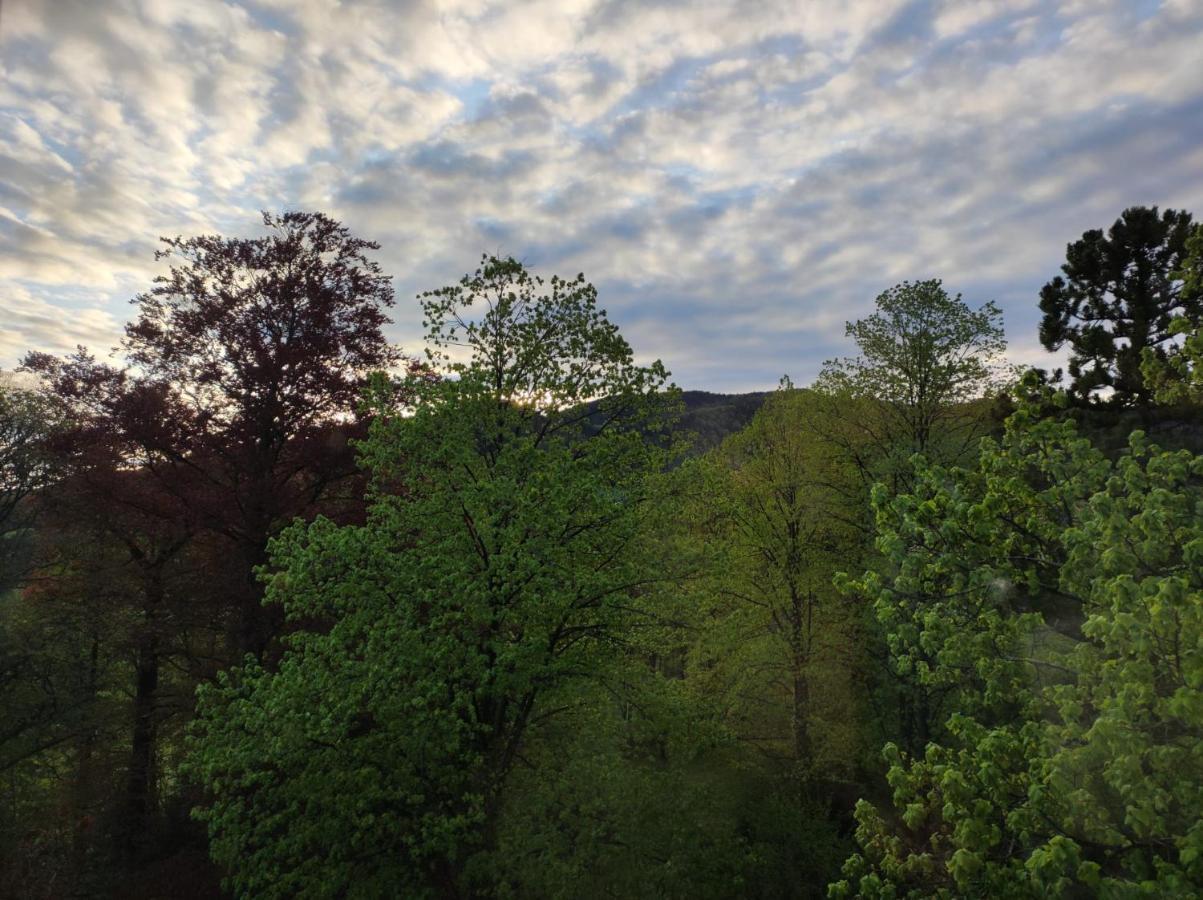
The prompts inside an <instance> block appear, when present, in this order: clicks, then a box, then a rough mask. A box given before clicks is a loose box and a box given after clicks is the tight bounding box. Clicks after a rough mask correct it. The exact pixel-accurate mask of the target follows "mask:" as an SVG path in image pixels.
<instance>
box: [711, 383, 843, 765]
mask: <svg viewBox="0 0 1203 900" xmlns="http://www.w3.org/2000/svg"><path fill="white" fill-rule="evenodd" d="M821 403H822V400H821V398H819V397H817V396H816V395H815V394H814V392H812V391H805V390H796V389H795V388H794V387H793V385H792V384H790V382H789V380H788V379H785V380H783V382H782V385H781V388H780V389H779V390H778V391H777V392H776V393H774V394H773V395H772V396H770V397H769V398H768V399H767V400H766V401H765V404H764V406H763V407H762V408H761V409H760V411H759V412H758V413H757V414H756V416H755V417H754V418H753V420H752V422H751V424H750V425H749V426H748V427H747V428H745V429H744V430H743V431H741V432H739V433H737V434H735V435H733V436H731V437H730V438H728V439H727V440H726V441H725V442H724V443H723V444H722V446H721V447H719V448H718V449H717V450H715V451H714V452H713V453H711V454H710V455H709V456H708V457H707V458H706V459H705V460H703V461H701V462H700V463H699V464H698V466H697V469H698V473H697V474H698V480H699V483H698V485H697V489H698V496H697V497H696V498H695V502H694V510H693V512H692V516H691V518H692V519H693V520H694V523H695V526H694V538H695V540H697V541H698V543H699V545H700V546H702V547H704V548H705V553H706V559H705V564H704V567H703V571H702V573H701V575H702V576H703V577H701V578H700V579H699V580H698V581H697V583H696V584H697V587H698V588H699V591H698V596H699V597H700V600H701V603H702V605H703V606H704V608H705V614H704V618H705V621H704V625H703V626H702V628H701V631H702V634H701V635H700V639H699V641H698V643H697V645H696V646H695V648H694V657H695V660H694V663H693V665H694V667H695V668H696V669H697V670H698V671H699V673H700V677H704V678H706V679H708V680H710V681H711V682H712V689H713V690H716V691H722V692H724V693H729V692H735V693H739V694H745V695H748V696H755V697H757V698H758V699H759V701H760V702H758V703H744V704H736V705H733V706H732V708H731V711H730V713H729V715H730V718H731V720H732V724H733V725H734V726H735V727H737V728H738V729H739V730H740V731H742V732H744V733H747V734H754V735H755V736H756V740H757V741H758V745H759V746H761V747H762V748H763V749H765V750H766V751H768V750H770V749H773V750H775V751H776V752H778V753H780V754H781V755H782V756H783V757H784V758H787V759H790V760H792V762H793V763H794V764H795V769H796V774H797V773H801V772H811V773H812V774H813V772H814V770H815V765H816V763H817V761H818V760H817V758H816V757H817V755H822V756H824V757H825V761H826V764H827V766H828V767H836V768H844V767H846V766H847V765H848V764H849V763H850V762H852V759H851V756H852V755H851V754H850V753H849V746H848V744H849V741H848V734H847V732H848V730H849V729H848V725H849V722H848V718H849V717H848V715H847V712H848V710H847V696H846V694H845V695H844V696H843V699H842V701H840V702H837V703H836V704H834V708H832V704H831V703H830V702H829V701H830V700H831V698H829V697H826V696H824V694H825V692H826V690H827V689H833V693H836V694H837V696H838V695H839V694H841V693H842V692H841V691H840V690H839V687H837V685H835V684H832V683H831V682H830V680H829V679H827V680H825V679H823V678H822V676H821V675H820V670H822V669H823V668H824V663H826V664H827V665H826V667H825V668H826V669H827V670H830V669H831V664H830V663H831V657H832V654H833V653H836V652H839V650H842V649H843V648H845V647H846V645H847V642H848V627H847V626H848V621H847V619H848V617H847V615H846V613H845V611H844V610H843V609H842V608H841V604H840V602H839V595H838V593H837V592H836V591H834V590H833V588H832V584H831V579H832V575H833V574H834V572H835V570H836V568H837V567H838V566H839V565H841V564H843V563H845V562H846V560H847V559H848V558H849V556H853V557H855V556H857V555H859V554H860V552H862V550H863V546H862V545H863V537H862V532H861V531H860V529H859V528H858V527H857V526H858V524H860V523H858V522H857V519H858V517H860V509H859V506H860V504H859V503H857V502H856V501H855V500H852V501H850V500H849V497H850V496H855V494H856V489H855V487H856V484H857V476H856V473H855V472H854V471H853V468H852V465H851V463H849V462H848V461H847V460H846V459H844V458H843V457H842V456H841V455H839V454H838V453H836V451H835V449H834V448H833V447H832V446H831V444H830V443H828V442H827V441H825V440H824V439H823V437H822V436H821V435H820V434H819V433H818V432H817V431H816V429H815V428H814V427H812V423H813V420H814V418H815V417H816V416H818V415H820V413H821V410H820V406H821ZM837 648H839V649H838V650H837ZM845 678H846V673H845ZM724 682H725V683H724ZM842 687H843V689H844V691H846V689H847V686H846V685H843V686H842ZM824 708H827V712H828V715H827V716H822V717H820V716H817V715H816V712H817V711H818V710H822V709H824ZM824 719H826V721H824ZM736 721H738V725H736ZM841 726H842V730H843V732H844V733H843V734H840V733H839V731H840V730H841ZM816 731H817V734H816ZM816 737H819V739H818V740H816Z"/></svg>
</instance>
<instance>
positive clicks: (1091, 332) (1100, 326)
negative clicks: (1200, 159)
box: [1040, 206, 1203, 406]
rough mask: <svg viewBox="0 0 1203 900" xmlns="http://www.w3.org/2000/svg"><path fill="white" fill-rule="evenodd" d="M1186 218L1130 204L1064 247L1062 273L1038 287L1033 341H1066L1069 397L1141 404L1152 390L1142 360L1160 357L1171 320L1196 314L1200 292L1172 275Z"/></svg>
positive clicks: (1181, 255) (1201, 311) (1202, 301)
mask: <svg viewBox="0 0 1203 900" xmlns="http://www.w3.org/2000/svg"><path fill="white" fill-rule="evenodd" d="M1190 232H1191V215H1190V213H1188V212H1185V211H1178V210H1172V209H1167V210H1166V211H1165V212H1164V213H1159V212H1158V210H1157V207H1155V206H1154V207H1151V208H1150V207H1144V206H1133V207H1130V208H1128V209H1126V210H1124V212H1123V214H1122V215H1121V216H1120V217H1119V218H1118V219H1116V220H1115V222H1114V223H1113V224H1112V225H1111V228H1110V229H1109V230H1108V231H1107V233H1106V234H1104V233H1103V231H1102V229H1095V230H1092V231H1087V232H1085V233H1084V234H1083V235H1082V237H1081V239H1080V240H1077V241H1075V242H1074V243H1072V244H1069V245H1067V247H1066V252H1065V257H1066V261H1065V264H1064V265H1062V266H1061V271H1062V272H1063V273H1064V277H1062V276H1061V275H1058V276H1057V277H1056V278H1054V279H1053V280H1052V281H1050V282H1049V283H1048V284H1046V285H1045V286H1044V287H1043V288H1042V289H1041V291H1040V310H1041V312H1043V313H1044V318H1043V319H1042V320H1041V323H1040V342H1041V344H1043V345H1044V348H1045V349H1046V350H1049V351H1055V350H1059V349H1060V348H1061V347H1063V346H1065V345H1067V344H1068V345H1069V348H1070V351H1071V355H1070V359H1069V376H1070V383H1069V389H1070V395H1071V397H1073V398H1075V399H1077V400H1079V401H1082V402H1087V401H1092V400H1098V399H1099V398H1100V396H1101V394H1102V393H1103V392H1104V391H1106V390H1107V389H1110V390H1111V391H1112V393H1111V395H1110V399H1109V401H1108V402H1110V403H1112V404H1115V405H1119V406H1144V405H1148V404H1149V403H1151V402H1152V400H1153V396H1152V391H1151V389H1150V388H1149V387H1148V386H1147V385H1146V384H1145V379H1144V377H1143V375H1142V374H1141V361H1142V358H1143V357H1144V356H1145V355H1146V354H1151V355H1152V357H1153V358H1154V359H1155V360H1157V361H1163V360H1164V359H1165V355H1166V352H1167V347H1168V345H1169V344H1170V342H1171V341H1172V339H1173V337H1174V330H1173V321H1174V319H1175V318H1177V317H1181V316H1185V317H1186V318H1187V319H1189V320H1190V321H1193V322H1197V321H1199V319H1200V317H1201V316H1203V297H1200V296H1198V295H1197V294H1193V295H1192V294H1190V293H1186V294H1184V293H1183V292H1182V282H1181V279H1180V277H1179V275H1178V273H1179V271H1180V269H1181V268H1182V265H1183V261H1184V259H1185V256H1186V241H1187V238H1188V237H1189V235H1190Z"/></svg>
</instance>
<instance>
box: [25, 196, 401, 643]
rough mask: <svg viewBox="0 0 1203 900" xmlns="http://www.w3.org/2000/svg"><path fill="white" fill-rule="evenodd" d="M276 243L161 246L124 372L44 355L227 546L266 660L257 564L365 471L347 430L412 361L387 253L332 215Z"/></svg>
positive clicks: (273, 225) (243, 625) (300, 223)
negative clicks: (389, 330) (393, 321)
mask: <svg viewBox="0 0 1203 900" xmlns="http://www.w3.org/2000/svg"><path fill="white" fill-rule="evenodd" d="M263 222H264V225H265V226H266V227H267V229H268V232H269V233H268V234H267V235H266V236H263V237H256V238H225V237H221V236H217V235H207V236H202V237H194V238H187V239H185V238H173V239H165V240H164V243H165V244H166V249H164V250H162V251H160V252H159V253H158V254H156V256H157V257H160V258H165V259H167V260H169V261H170V263H171V266H170V269H169V272H168V274H166V275H163V276H160V277H159V278H157V279H156V280H155V286H154V287H153V288H152V289H151V290H150V291H148V292H147V293H145V294H142V295H140V296H138V297H137V298H135V300H134V303H135V304H136V305H137V307H138V313H139V314H138V318H137V319H136V320H135V321H134V322H132V323H130V324H129V325H128V326H126V337H125V340H124V341H123V342H122V345H121V350H122V351H123V353H124V356H125V365H124V366H123V367H120V368H118V367H114V366H110V365H106V364H103V363H100V362H97V361H96V360H95V359H94V358H93V357H92V356H90V355H89V354H88V353H87V351H85V350H84V349H83V348H81V349H80V351H79V352H78V353H77V354H76V355H74V356H72V357H70V358H68V359H66V360H62V359H57V358H55V357H51V356H47V355H45V354H39V353H33V354H30V355H29V356H28V357H27V358H26V360H25V366H26V367H27V368H28V369H30V370H32V371H34V372H37V373H39V374H40V375H42V376H43V377H45V378H46V379H47V380H48V382H49V384H50V386H51V390H52V391H53V392H54V393H55V394H56V395H57V396H58V397H59V398H61V399H62V400H64V401H65V402H66V403H67V404H68V407H69V409H70V410H71V412H72V415H73V417H74V418H75V419H76V420H77V421H79V422H80V423H81V425H82V428H83V430H82V431H81V432H80V435H81V438H82V439H83V440H92V439H93V438H92V437H88V436H87V435H88V434H89V433H90V434H92V435H95V434H97V433H107V434H109V435H111V436H112V439H111V441H110V442H112V441H116V442H118V443H120V444H121V446H122V452H123V454H124V456H125V462H126V464H128V465H136V466H140V467H142V468H143V469H145V470H146V472H147V473H148V474H149V475H150V476H152V477H153V478H154V479H155V480H156V482H157V483H158V484H159V486H160V487H161V489H162V490H164V491H167V492H168V493H170V494H172V495H173V496H175V497H176V498H177V499H178V500H179V501H180V502H182V503H184V504H185V505H186V506H187V508H188V509H189V510H190V512H191V513H192V514H193V515H194V516H195V517H196V520H197V523H198V525H199V527H201V528H204V529H207V530H210V531H212V532H216V533H218V534H220V535H222V536H223V537H224V538H225V539H227V540H228V541H229V542H230V545H231V550H232V554H231V564H232V565H236V566H238V567H239V568H240V569H241V572H242V576H241V579H240V582H241V586H240V587H239V589H238V590H237V591H236V592H235V593H236V596H235V597H233V598H231V599H232V602H233V605H234V608H235V610H234V611H235V619H236V622H235V625H234V630H235V635H234V639H235V644H236V646H237V647H238V648H239V649H240V650H241V651H244V652H249V653H252V654H255V655H256V656H261V655H262V653H263V651H264V649H265V648H266V646H267V644H268V643H269V641H270V640H271V638H272V637H273V635H274V633H275V630H276V628H277V627H278V623H277V622H276V621H273V620H272V619H271V618H269V614H267V613H265V611H264V610H263V608H262V604H261V599H262V588H261V586H260V584H259V583H258V581H257V580H256V578H255V576H254V570H255V568H256V567H257V566H259V565H261V564H262V563H263V562H264V561H265V560H266V547H267V541H268V539H269V538H270V537H271V535H272V534H274V533H275V532H276V531H277V530H279V529H280V528H281V527H283V526H284V525H285V524H287V522H288V521H289V520H291V519H292V518H293V517H295V516H298V515H304V514H306V513H307V512H308V511H310V510H312V509H313V507H314V505H315V504H316V503H317V502H318V501H319V499H321V498H322V497H323V495H324V494H325V492H326V490H327V488H328V487H329V486H330V484H331V483H332V482H333V481H336V480H338V479H339V478H341V477H343V476H345V475H347V474H348V473H349V472H350V471H353V467H352V466H351V464H350V455H349V454H348V453H347V452H346V440H345V437H346V435H345V429H346V426H347V424H348V423H349V422H350V421H351V419H352V416H353V412H354V410H355V407H356V404H357V402H358V398H359V394H360V391H361V389H362V388H363V386H364V384H365V383H366V378H367V375H368V374H369V373H370V372H372V371H376V370H380V369H387V368H389V367H390V366H392V365H393V364H394V363H396V362H398V361H399V360H400V354H399V351H398V350H397V349H396V348H394V347H392V346H391V345H390V344H389V343H388V341H387V340H386V339H385V337H384V334H383V331H382V329H383V326H384V325H385V324H386V323H387V322H388V318H387V317H386V315H385V312H384V310H385V308H386V307H389V306H391V305H392V302H393V294H392V288H391V287H390V285H389V279H388V277H387V276H386V275H384V274H383V273H382V272H381V271H380V267H379V266H378V265H377V264H376V263H375V262H373V261H372V260H370V259H369V258H368V257H367V255H366V253H367V251H369V250H374V249H377V248H378V245H376V244H374V243H371V242H369V241H365V240H361V239H359V238H356V237H353V236H352V235H351V234H350V232H349V231H348V230H347V229H346V228H345V227H343V226H342V225H340V224H339V223H338V222H336V221H334V220H332V219H330V218H328V217H326V216H324V215H322V214H321V213H299V212H290V213H286V214H284V215H282V216H273V215H270V214H267V213H265V214H264V216H263Z"/></svg>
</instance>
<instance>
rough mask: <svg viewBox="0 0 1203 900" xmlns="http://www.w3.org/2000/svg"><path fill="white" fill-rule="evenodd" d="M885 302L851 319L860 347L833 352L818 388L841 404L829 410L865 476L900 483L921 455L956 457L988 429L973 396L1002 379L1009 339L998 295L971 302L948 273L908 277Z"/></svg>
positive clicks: (832, 428)
mask: <svg viewBox="0 0 1203 900" xmlns="http://www.w3.org/2000/svg"><path fill="white" fill-rule="evenodd" d="M876 303H877V311H876V312H874V313H873V314H872V315H871V316H868V317H867V318H864V319H860V320H858V321H856V322H849V323H848V324H847V329H846V333H847V335H848V337H850V338H852V339H853V340H854V341H855V342H856V345H857V348H858V349H859V350H860V355H859V356H858V357H855V358H846V359H836V360H828V361H827V362H826V363H825V364H824V366H823V370H822V372H821V373H820V375H819V378H818V381H817V382H816V384H815V387H816V388H817V389H819V390H820V391H822V392H823V393H825V394H827V395H828V396H829V397H831V398H832V404H833V405H834V407H835V408H833V409H832V410H830V411H829V414H828V415H827V416H825V417H824V418H825V419H826V421H827V422H828V423H829V424H828V426H827V427H828V429H829V434H830V439H831V440H833V441H834V442H835V443H836V444H837V445H839V446H840V447H842V448H843V449H844V451H845V453H846V455H847V456H848V458H849V459H851V460H852V461H854V462H855V464H856V465H857V467H858V468H859V469H860V471H861V473H862V477H863V480H864V482H865V484H866V485H872V484H873V483H875V482H877V481H882V480H885V481H886V482H887V483H889V484H890V485H891V486H892V487H894V488H895V489H898V488H900V487H902V486H904V485H905V484H906V483H907V479H908V476H907V472H908V467H909V462H908V461H909V460H910V457H911V456H912V455H913V454H915V453H923V454H926V455H933V454H934V455H935V457H936V458H940V459H945V460H949V461H956V460H958V459H960V458H961V457H962V456H963V454H964V453H965V451H966V450H967V448H969V447H971V446H972V445H973V443H974V441H975V440H976V438H977V437H979V436H980V434H981V431H980V428H979V425H980V423H981V420H982V416H981V414H980V410H978V409H976V408H975V406H974V403H973V401H976V400H979V399H981V398H983V397H985V396H988V395H989V394H990V393H991V391H993V390H994V389H996V388H997V387H999V386H1000V384H1001V378H1002V376H1003V374H1004V369H1003V368H1002V354H1003V352H1004V351H1005V350H1006V339H1005V337H1004V333H1003V326H1002V313H1001V312H1000V311H999V309H998V307H997V306H996V305H995V304H994V303H993V302H987V303H985V304H983V305H982V306H981V307H980V308H979V309H977V310H972V309H970V308H969V306H968V305H967V304H966V303H965V302H964V301H963V300H962V299H961V295H960V294H957V295H956V296H955V297H954V296H949V294H948V292H947V291H946V290H944V287H943V285H942V283H941V282H940V281H939V280H930V281H917V282H903V283H902V284H899V285H895V286H894V287H892V288H890V289H889V290H887V291H884V292H883V293H882V294H880V295H879V296H878V297H877V301H876ZM852 406H855V407H857V409H856V411H855V412H854V413H850V408H851V407H852Z"/></svg>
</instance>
